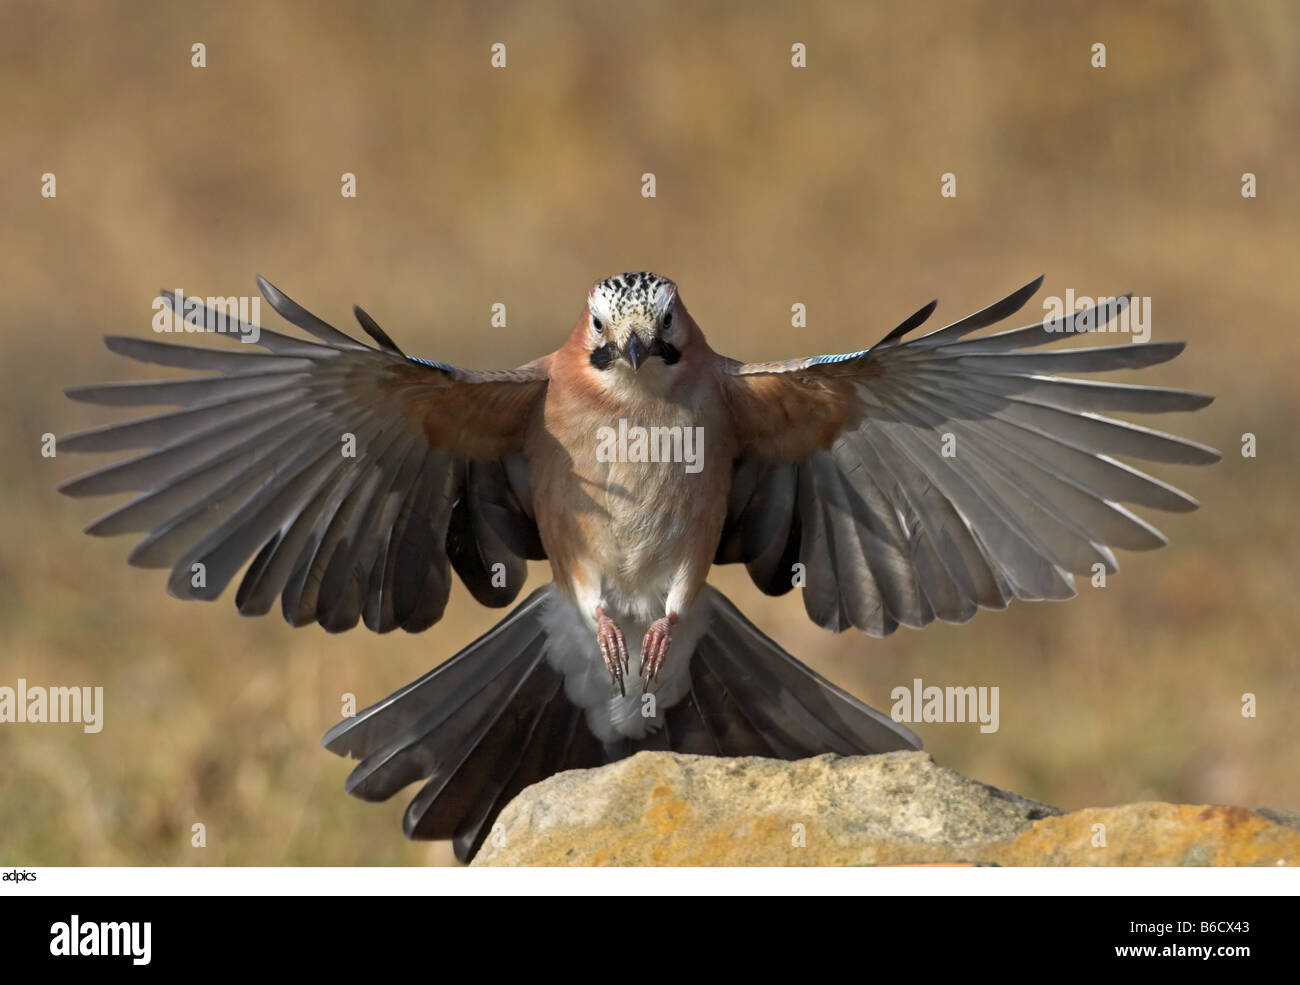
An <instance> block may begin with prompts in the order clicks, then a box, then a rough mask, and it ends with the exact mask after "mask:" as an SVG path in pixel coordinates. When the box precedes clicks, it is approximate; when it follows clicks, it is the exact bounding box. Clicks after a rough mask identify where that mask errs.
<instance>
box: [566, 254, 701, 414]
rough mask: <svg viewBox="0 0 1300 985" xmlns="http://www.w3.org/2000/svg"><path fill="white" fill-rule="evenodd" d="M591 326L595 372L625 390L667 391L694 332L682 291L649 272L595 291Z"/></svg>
mask: <svg viewBox="0 0 1300 985" xmlns="http://www.w3.org/2000/svg"><path fill="white" fill-rule="evenodd" d="M586 322H587V324H586V348H587V353H588V360H589V361H590V363H591V368H592V370H593V372H595V373H596V375H597V376H598V377H599V378H601V380H602V382H604V383H605V384H606V385H607V386H608V387H610V388H613V389H619V390H625V389H628V388H633V387H634V388H637V389H648V390H657V389H662V388H663V387H664V386H666V385H667V384H668V383H669V382H670V381H671V379H672V377H673V376H674V375H675V372H676V367H677V366H678V364H679V362H680V361H681V358H682V351H683V349H684V348H688V347H689V344H690V341H691V339H692V336H693V332H692V329H693V328H694V325H693V323H692V322H691V320H690V316H689V315H688V314H687V313H686V309H685V308H683V307H682V305H681V304H680V303H679V302H678V299H677V285H676V284H674V283H673V282H672V281H670V280H669V279H668V278H667V277H660V276H659V275H658V274H652V273H648V272H646V271H638V272H636V273H629V274H617V275H615V276H613V277H607V278H605V280H602V281H598V282H597V283H596V284H595V285H593V287H592V288H591V293H590V294H589V295H588V296H587V318H586ZM696 331H698V330H696Z"/></svg>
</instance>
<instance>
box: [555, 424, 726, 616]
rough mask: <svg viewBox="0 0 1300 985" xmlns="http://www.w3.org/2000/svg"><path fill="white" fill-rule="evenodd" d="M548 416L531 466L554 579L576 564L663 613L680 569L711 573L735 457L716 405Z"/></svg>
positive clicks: (635, 603) (633, 603) (632, 603)
mask: <svg viewBox="0 0 1300 985" xmlns="http://www.w3.org/2000/svg"><path fill="white" fill-rule="evenodd" d="M545 417H546V419H545V427H544V428H543V429H540V430H539V433H538V434H536V435H535V436H534V440H533V441H531V442H530V468H531V470H532V473H533V479H534V485H533V491H534V499H535V505H536V512H537V519H538V527H539V530H540V532H541V535H542V541H543V544H544V545H545V547H546V549H547V553H548V555H549V556H550V557H551V559H552V565H553V567H554V568H555V573H556V578H557V581H562V580H563V579H564V578H565V577H566V576H567V575H568V574H569V573H570V572H571V571H572V569H573V568H574V567H575V566H577V565H583V566H586V567H587V568H588V569H589V570H590V569H592V568H594V569H596V570H598V571H599V573H600V577H601V579H602V583H603V589H604V590H605V591H606V593H608V594H610V595H612V596H614V597H617V598H624V599H626V601H627V603H628V608H629V609H630V610H631V609H639V608H645V607H653V606H655V605H662V602H663V599H664V595H665V594H666V592H667V586H668V584H669V582H670V581H671V579H672V578H673V577H674V576H675V575H676V574H677V573H678V572H679V571H680V570H681V569H682V568H683V566H690V565H691V564H692V562H694V563H695V566H696V567H699V566H700V564H701V563H702V565H703V570H704V571H705V572H707V567H708V561H709V560H711V558H712V555H713V553H714V551H715V550H716V547H717V542H718V538H719V536H720V535H721V531H722V523H723V520H724V519H725V515H726V502H727V493H728V490H729V488H730V481H731V462H732V459H733V457H734V449H733V448H732V446H731V443H730V436H729V434H726V433H725V430H724V429H723V428H721V427H720V426H719V424H720V421H721V415H720V414H719V413H718V412H717V408H716V407H715V406H714V405H713V404H711V403H710V402H709V401H701V402H700V403H698V404H696V405H689V404H681V403H672V402H668V401H658V402H648V403H647V404H646V405H645V406H642V407H630V406H628V405H612V406H605V405H600V406H596V407H581V406H576V407H575V406H574V405H573V404H572V403H568V404H566V403H565V402H559V404H558V406H556V407H554V408H552V407H548V408H547V414H546V415H545ZM701 559H703V560H702V561H701Z"/></svg>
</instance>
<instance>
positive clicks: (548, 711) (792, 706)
mask: <svg viewBox="0 0 1300 985" xmlns="http://www.w3.org/2000/svg"><path fill="white" fill-rule="evenodd" d="M554 596H555V588H554V586H553V585H547V586H544V587H543V588H539V589H538V590H537V591H535V592H533V594H532V595H530V596H529V597H528V599H527V600H525V601H524V602H523V603H522V604H520V605H519V606H518V607H517V608H515V610H514V611H513V612H511V613H510V615H508V616H507V617H506V618H505V619H503V620H502V621H501V622H500V623H499V624H498V625H497V626H496V627H494V628H493V629H492V630H491V631H490V632H488V633H487V634H485V635H484V636H482V637H480V638H479V639H478V640H476V641H474V642H473V643H471V644H470V645H469V646H468V647H466V648H465V649H464V650H462V651H461V652H460V653H458V654H456V656H454V657H452V658H451V659H450V660H448V661H447V662H446V663H444V664H442V665H441V666H440V667H438V668H436V669H435V670H433V671H431V672H430V673H428V674H426V675H425V676H424V677H422V678H420V679H419V680H418V681H415V682H414V683H412V684H410V685H408V686H406V687H405V688H402V689H401V690H399V691H397V692H396V693H394V694H393V695H391V696H389V697H388V698H386V699H384V700H383V701H381V702H379V703H378V704H375V705H373V706H372V707H370V708H367V709H366V710H365V711H363V712H360V713H359V714H358V715H356V716H355V717H354V718H351V719H348V720H347V721H344V722H340V723H339V724H338V725H336V726H334V728H332V729H330V731H329V732H328V733H327V734H326V736H325V739H324V744H325V746H326V748H328V749H329V750H330V751H331V752H335V753H338V754H339V755H344V756H352V757H354V758H357V759H360V760H361V762H360V763H359V764H358V765H357V767H356V768H355V769H354V770H353V771H352V774H351V775H350V776H349V777H348V782H347V790H348V792H349V793H352V794H354V795H355V796H358V797H362V798H363V799H367V800H383V799H387V798H388V797H390V796H392V795H393V794H394V793H396V792H397V791H398V790H400V789H402V788H403V787H405V786H407V785H408V784H410V783H413V782H415V781H417V780H424V781H425V783H424V785H423V786H422V787H421V788H420V790H419V792H418V793H417V794H416V796H415V798H414V799H413V800H412V801H411V803H410V805H409V806H408V807H407V809H406V813H405V814H404V816H403V824H402V826H403V830H404V831H405V832H406V834H407V836H408V837H410V838H419V839H446V838H450V839H451V840H452V842H453V845H454V848H455V851H456V856H457V857H458V858H459V859H461V860H462V861H467V860H468V859H469V858H471V857H473V855H474V853H475V852H476V851H478V849H479V847H480V846H481V845H482V843H483V841H484V840H485V838H486V837H487V836H488V835H489V834H490V833H491V828H492V825H493V823H494V822H495V820H496V817H497V815H498V814H499V813H500V812H501V810H502V809H503V808H504V807H505V805H506V804H508V803H509V802H510V801H511V800H512V799H514V797H515V796H517V795H518V794H519V792H520V791H522V790H523V789H524V788H525V787H527V786H529V785H531V784H533V783H536V782H538V781H540V780H543V779H545V778H546V777H548V776H550V775H551V774H553V773H557V772H560V771H562V770H568V769H588V768H591V767H595V766H600V765H602V764H603V763H606V762H611V761H613V760H615V759H620V758H622V757H624V756H628V755H631V754H633V753H635V752H639V751H641V750H644V749H666V750H673V751H676V752H684V753H693V754H701V755H718V756H765V757H774V758H778V759H799V758H802V757H805V756H812V755H818V754H820V753H824V752H837V753H840V754H842V755H858V754H864V753H876V752H888V751H892V750H896V749H918V748H920V745H921V743H920V740H919V739H918V738H917V737H916V736H915V735H914V734H913V733H912V732H910V731H909V730H908V729H906V728H903V727H902V726H900V725H898V724H896V723H895V722H893V721H892V720H890V719H889V718H888V717H886V716H885V715H882V714H881V713H880V712H878V711H874V710H873V709H871V708H868V707H867V706H866V705H864V704H863V703H862V702H860V701H858V700H857V699H856V698H854V697H853V696H852V695H850V694H848V693H847V692H845V691H843V690H841V689H840V688H837V687H835V685H833V684H831V683H830V682H829V681H827V680H825V679H824V678H822V677H821V676H819V675H818V674H816V673H815V672H813V671H812V670H810V669H809V668H808V667H805V666H804V665H803V664H802V663H800V662H799V661H798V660H796V659H795V658H794V657H792V656H790V654H788V653H786V652H785V651H784V650H782V649H781V648H780V647H779V646H778V645H777V644H776V643H775V642H773V641H772V640H771V639H769V638H768V637H767V636H765V635H764V634H763V633H762V632H760V631H759V630H758V628H757V627H755V626H754V625H753V624H752V623H751V622H749V620H748V619H746V618H745V617H744V616H743V615H742V614H741V613H740V611H739V610H738V609H737V608H736V607H735V606H734V605H732V604H731V602H730V601H728V600H727V599H726V598H725V597H724V596H723V595H722V594H721V593H719V592H717V591H715V590H713V589H711V588H707V587H706V588H705V589H704V591H703V592H702V594H701V596H700V598H699V600H698V601H697V603H696V604H697V606H699V607H700V608H701V609H704V610H705V612H704V620H705V626H706V628H705V630H704V632H703V634H702V635H701V636H700V638H699V640H698V642H697V643H696V645H695V651H694V654H693V655H691V656H690V659H691V664H690V688H689V691H688V692H687V693H686V695H685V696H684V697H683V698H682V699H681V700H680V701H678V702H676V703H675V704H674V705H673V706H672V707H671V708H667V709H662V710H661V711H660V713H659V721H660V727H659V728H658V729H657V730H655V731H653V732H651V733H650V734H648V735H647V736H646V737H645V738H644V739H623V740H621V741H617V742H608V743H605V742H601V741H600V740H598V739H597V738H596V736H595V735H594V734H593V733H592V731H591V728H590V726H589V725H588V724H587V718H586V709H583V708H580V707H578V706H576V705H574V704H573V703H572V702H571V701H570V700H569V698H568V697H567V695H566V692H565V679H564V677H563V675H562V674H561V672H560V671H558V670H557V669H555V667H554V666H553V664H552V661H548V660H547V659H546V651H547V646H548V643H549V642H550V641H549V640H548V638H547V634H546V630H545V628H544V627H545V623H544V620H543V619H542V618H541V615H542V612H543V611H544V609H545V607H546V606H547V605H548V604H549V603H551V602H552V601H553V599H554ZM673 656H674V655H673V654H672V653H670V654H669V660H671V659H673ZM687 656H688V655H687V654H684V653H683V654H680V655H678V658H679V659H686V658H687Z"/></svg>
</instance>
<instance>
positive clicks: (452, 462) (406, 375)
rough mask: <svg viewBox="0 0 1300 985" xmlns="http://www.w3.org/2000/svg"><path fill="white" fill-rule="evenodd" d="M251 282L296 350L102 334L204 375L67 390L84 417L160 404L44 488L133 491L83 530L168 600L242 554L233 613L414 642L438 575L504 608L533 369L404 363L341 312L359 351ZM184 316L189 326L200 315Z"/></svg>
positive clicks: (219, 580) (535, 543) (521, 504)
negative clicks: (157, 582)
mask: <svg viewBox="0 0 1300 985" xmlns="http://www.w3.org/2000/svg"><path fill="white" fill-rule="evenodd" d="M258 285H259V287H260V288H261V289H262V293H263V295H264V296H265V298H266V300H267V301H268V302H269V303H270V304H271V306H272V307H273V308H274V309H275V310H276V311H277V312H278V313H279V314H280V315H281V316H282V317H284V318H285V319H286V320H287V321H289V322H292V323H293V324H294V325H296V326H298V327H299V328H301V329H303V330H304V331H305V332H307V333H308V334H310V335H311V336H313V337H314V341H309V340H307V339H302V338H295V337H291V336H288V335H282V334H280V333H278V332H273V331H271V330H269V329H266V328H259V327H256V326H249V325H244V324H242V323H240V324H239V327H238V331H239V332H240V333H245V334H249V335H250V337H251V335H252V333H253V332H256V333H257V335H256V338H257V346H254V345H250V344H246V343H245V342H242V341H236V340H235V339H236V337H235V336H234V335H229V336H227V338H228V339H229V342H228V344H227V345H226V346H224V347H221V348H217V347H199V346H189V345H176V344H171V343H168V342H161V341H157V340H153V339H135V338H124V337H120V336H110V337H109V338H107V339H106V343H107V345H108V348H109V349H110V350H112V351H113V352H116V353H118V354H120V355H123V356H126V357H128V358H130V359H135V360H138V361H140V362H146V363H153V364H157V365H162V366H172V367H180V368H183V369H193V370H202V371H208V373H209V374H210V375H206V376H200V377H195V378H182V379H172V380H163V381H158V382H147V383H109V384H104V385H100V386H84V387H75V388H72V389H70V390H68V395H69V396H70V397H72V398H73V399H74V400H80V401H85V402H87V403H93V404H101V405H106V406H114V407H123V406H126V407H145V406H154V405H166V406H175V407H179V408H180V409H177V410H172V411H168V412H166V413H162V414H158V415H155V416H149V417H144V418H140V419H138V420H133V421H129V422H126V423H122V424H112V425H108V426H106V427H100V428H96V429H94V430H89V431H82V432H80V433H77V434H73V435H70V436H68V437H65V438H62V439H60V441H59V444H58V447H59V448H60V450H71V451H91V452H107V451H123V450H127V449H146V450H145V451H143V452H142V453H140V454H137V455H135V456H134V457H131V458H128V459H126V460H125V461H121V462H118V463H116V464H113V465H109V466H107V467H105V468H100V469H98V470H96V471H94V472H90V473H89V474H86V475H82V476H80V477H78V478H75V479H72V480H70V481H69V482H66V483H64V484H63V485H62V486H60V491H61V492H64V493H66V494H68V495H70V496H98V495H107V494H110V493H122V492H134V493H137V494H138V495H137V496H136V497H135V498H134V499H132V500H130V501H129V502H127V503H126V504H125V505H123V506H121V507H119V508H117V509H115V510H113V511H112V512H111V513H109V514H108V515H106V516H104V517H102V518H101V519H99V520H97V521H96V522H95V523H93V524H92V525H91V526H90V527H89V528H88V530H87V532H88V533H91V534H96V535H111V534H124V533H143V534H145V537H144V539H143V540H141V541H140V543H139V544H138V545H136V547H135V549H134V550H133V551H132V552H131V555H130V558H129V560H130V563H131V564H134V565H137V566H140V567H147V568H167V569H170V571H171V574H170V576H169V578H168V582H167V588H168V591H169V592H171V593H172V594H173V595H176V596H179V597H180V598H185V599H215V598H216V597H217V596H219V595H220V594H221V592H222V591H223V590H224V589H225V588H226V586H227V585H228V584H229V582H230V580H231V579H232V578H233V577H234V576H235V575H236V574H237V573H238V572H239V570H240V569H241V568H243V567H244V565H245V564H246V563H247V562H248V560H249V559H250V558H252V559H253V562H252V564H251V565H250V566H249V567H248V569H247V571H246V573H245V574H244V578H243V581H242V582H241V584H240V586H239V590H238V592H237V593H236V596H235V601H236V604H237V605H238V607H239V611H240V612H242V613H244V614H247V615H258V614H262V613H265V612H267V611H268V610H269V609H270V607H271V606H272V604H273V603H274V602H275V600H276V598H277V597H278V598H279V599H280V602H281V608H282V611H283V613H284V617H285V619H287V620H288V621H289V622H290V623H291V624H293V625H295V626H297V625H305V624H307V623H311V622H319V623H320V624H321V625H322V626H323V627H324V628H325V629H327V630H330V631H332V632H337V631H342V630H345V629H349V628H351V627H353V626H355V625H356V623H357V621H358V619H361V618H364V620H365V624H366V625H367V626H368V627H369V628H370V629H372V630H376V631H378V632H387V631H389V630H392V629H395V628H397V627H399V626H400V627H401V628H403V629H405V630H408V631H411V632H415V631H419V630H422V629H426V628H428V627H429V626H431V625H432V624H433V623H435V622H437V620H438V619H439V618H440V617H441V616H442V612H443V609H444V608H445V606H446V603H447V596H448V592H449V591H450V588H451V575H450V570H449V569H451V568H454V569H455V570H456V572H457V573H458V574H459V575H460V577H461V580H462V581H464V583H465V584H466V586H467V587H468V588H469V589H470V591H471V592H472V593H473V594H474V596H475V597H476V598H477V599H478V600H479V601H480V602H483V603H485V604H487V605H495V606H500V605H506V604H508V603H509V602H510V601H512V600H513V599H514V598H515V596H516V595H518V593H519V590H520V588H521V587H522V586H523V583H524V580H525V563H524V560H525V559H526V558H541V557H543V556H544V554H543V551H542V548H541V542H540V539H539V538H538V535H537V529H536V526H535V524H534V522H533V519H532V504H531V495H530V493H529V490H528V487H527V475H526V472H525V470H524V468H523V464H522V456H521V451H522V446H523V439H524V433H525V430H526V428H527V426H528V422H529V420H530V418H531V416H532V413H533V411H534V409H535V408H536V407H537V406H538V405H539V402H540V401H541V399H542V397H543V394H544V393H545V390H546V385H547V373H546V370H545V368H544V367H543V366H540V365H536V364H530V365H529V366H525V367H523V368H521V369H518V370H509V371H493V372H472V371H467V370H461V369H457V368H455V367H453V366H448V365H445V364H443V363H435V362H426V361H424V360H419V359H413V358H411V357H408V356H406V355H405V354H404V353H402V351H401V350H400V349H398V347H397V346H396V345H395V344H394V343H393V342H392V340H391V339H390V338H389V337H388V335H387V334H385V333H384V331H383V330H382V329H381V328H380V327H379V326H378V325H377V324H376V323H375V322H374V320H373V319H372V318H370V316H369V315H367V314H366V313H365V312H364V311H362V310H361V309H359V308H358V309H356V315H357V319H358V321H359V322H360V323H361V325H362V327H363V328H364V329H365V330H366V332H367V333H368V334H369V335H370V337H371V338H373V339H374V340H375V342H376V343H377V344H378V347H373V346H370V345H366V344H363V343H361V342H358V341H357V340H355V339H353V338H351V337H349V336H348V335H345V334H344V333H343V332H340V331H339V330H338V329H336V328H333V327H332V326H330V325H327V324H326V323H325V322H323V321H321V320H320V319H319V318H317V317H316V316H315V315H312V314H311V313H309V312H307V311H305V310H304V309H303V308H301V307H299V306H298V305H297V304H295V303H294V302H293V301H292V300H290V299H289V298H287V297H286V296H285V295H284V294H282V293H281V292H280V291H278V290H277V289H276V288H274V287H273V286H271V285H270V284H269V283H267V282H266V281H264V280H262V279H260V278H259V280H258ZM164 298H165V299H167V300H168V301H169V304H170V303H172V302H171V299H170V298H169V297H168V296H167V295H164ZM185 307H186V308H188V307H189V306H188V305H186V306H185ZM184 316H185V320H186V321H189V322H191V323H192V324H196V325H203V324H205V321H204V319H205V318H211V317H215V316H216V313H214V312H212V311H210V310H207V311H205V310H204V309H199V310H197V311H189V310H187V311H185V312H184ZM206 324H209V325H212V324H218V323H217V322H213V321H208V322H206ZM259 349H260V350H262V351H259ZM498 565H499V567H498Z"/></svg>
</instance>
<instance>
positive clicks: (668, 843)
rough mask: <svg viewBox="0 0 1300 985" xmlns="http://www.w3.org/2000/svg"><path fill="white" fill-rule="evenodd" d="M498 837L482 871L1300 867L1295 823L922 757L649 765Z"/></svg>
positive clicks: (628, 764) (574, 775)
mask: <svg viewBox="0 0 1300 985" xmlns="http://www.w3.org/2000/svg"><path fill="white" fill-rule="evenodd" d="M1099 825H1100V826H1101V827H1098V826H1099ZM495 831H496V834H495V835H494V836H492V837H489V838H488V840H487V842H486V843H485V844H484V846H483V848H482V849H481V850H480V851H479V853H478V855H477V856H476V857H475V859H474V861H473V864H474V865H908V864H924V863H973V864H997V865H1294V864H1297V863H1298V862H1300V814H1297V813H1296V812H1288V811H1278V810H1268V809H1261V810H1248V809H1246V808H1243V807H1217V806H1188V805H1181V804H1162V803H1144V804H1128V805H1125V806H1121V807H1099V808H1089V809H1086V810H1080V811H1075V812H1073V813H1070V814H1064V813H1062V812H1061V811H1059V810H1057V809H1056V808H1054V807H1049V806H1048V805H1046V804H1040V803H1038V802H1036V801H1032V800H1026V799H1025V798H1024V797H1020V796H1018V795H1017V794H1014V793H1008V792H1006V791H1003V790H998V789H997V788H995V787H991V786H988V785H986V784H983V783H979V782H977V781H975V780H971V779H968V778H967V777H964V776H962V775H961V774H959V773H955V772H953V771H952V770H949V769H945V768H944V767H942V766H939V765H937V764H936V763H935V762H934V759H933V758H932V757H931V756H930V755H929V754H928V753H924V752H896V753H887V754H885V755H880V756H850V757H844V756H835V755H829V754H828V755H825V756H817V757H815V758H812V759H804V760H799V761H796V762H785V761H782V760H775V759H759V758H745V759H721V758H718V757H713V756H684V755H679V754H677V753H667V752H643V753H639V754H637V755H636V756H633V757H631V758H630V759H624V760H621V761H619V762H617V763H611V764H610V765H608V766H603V767H601V768H600V769H593V770H573V771H571V772H568V773H559V774H557V775H555V776H552V777H550V778H548V779H546V780H544V781H542V782H541V783H538V784H536V785H534V786H532V787H529V788H528V789H526V790H524V791H523V793H521V794H520V795H519V796H518V797H516V798H515V799H514V800H513V801H511V803H510V804H509V805H507V807H506V809H505V810H504V811H502V813H501V815H500V817H499V818H498V825H497V827H496V829H495Z"/></svg>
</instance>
